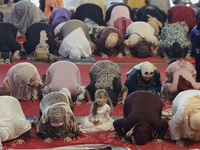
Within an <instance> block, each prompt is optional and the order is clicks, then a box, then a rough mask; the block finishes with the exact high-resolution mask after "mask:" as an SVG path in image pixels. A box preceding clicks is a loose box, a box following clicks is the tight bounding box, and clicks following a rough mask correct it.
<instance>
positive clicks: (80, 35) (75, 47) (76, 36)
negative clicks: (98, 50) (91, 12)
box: [58, 28, 92, 60]
mask: <svg viewBox="0 0 200 150" xmlns="http://www.w3.org/2000/svg"><path fill="white" fill-rule="evenodd" d="M58 53H59V54H60V55H61V56H63V57H65V58H70V59H75V60H79V59H81V58H91V55H92V50H91V47H90V42H89V41H88V39H87V38H86V36H85V33H84V31H83V30H82V28H77V29H74V30H73V31H72V32H71V33H70V34H69V35H67V36H66V37H65V38H64V40H63V41H62V43H61V45H60V48H59V50H58Z"/></svg>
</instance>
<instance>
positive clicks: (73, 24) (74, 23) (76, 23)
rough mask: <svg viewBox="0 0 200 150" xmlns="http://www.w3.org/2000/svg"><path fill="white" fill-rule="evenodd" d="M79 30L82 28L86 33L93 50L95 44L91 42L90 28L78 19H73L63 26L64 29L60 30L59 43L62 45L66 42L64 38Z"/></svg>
mask: <svg viewBox="0 0 200 150" xmlns="http://www.w3.org/2000/svg"><path fill="white" fill-rule="evenodd" d="M77 28H81V29H82V30H83V31H84V33H85V36H86V38H87V40H88V41H89V42H90V47H91V49H92V50H93V48H94V43H93V42H92V41H91V38H90V35H89V28H88V26H87V25H86V24H85V23H84V22H83V21H81V20H77V19H71V20H69V21H67V22H66V23H65V24H64V25H63V26H62V28H61V29H60V34H59V41H58V43H59V44H60V43H62V41H63V40H64V38H65V37H66V36H68V35H69V34H70V33H71V32H72V31H73V30H75V29H77Z"/></svg>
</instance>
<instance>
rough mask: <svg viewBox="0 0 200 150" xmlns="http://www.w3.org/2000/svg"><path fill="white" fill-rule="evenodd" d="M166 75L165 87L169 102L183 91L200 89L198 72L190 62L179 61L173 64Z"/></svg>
mask: <svg viewBox="0 0 200 150" xmlns="http://www.w3.org/2000/svg"><path fill="white" fill-rule="evenodd" d="M165 75H166V81H165V84H164V85H163V87H164V91H165V93H166V97H167V100H169V102H170V101H172V100H173V99H174V98H175V97H176V95H177V94H178V93H180V92H181V91H185V90H189V89H197V90H199V89H200V83H198V82H196V81H195V80H196V70H195V68H194V66H193V65H192V64H191V63H190V62H188V61H185V60H177V61H175V62H173V63H171V64H170V65H169V66H168V68H167V69H166V71H165Z"/></svg>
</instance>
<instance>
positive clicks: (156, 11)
mask: <svg viewBox="0 0 200 150" xmlns="http://www.w3.org/2000/svg"><path fill="white" fill-rule="evenodd" d="M135 15H136V16H137V21H145V22H147V23H149V24H150V25H151V26H152V27H153V28H154V33H155V35H159V34H160V31H161V29H162V28H163V27H164V25H165V22H166V20H167V15H166V14H165V12H164V11H162V10H160V8H158V7H156V6H154V5H146V6H143V7H141V8H139V9H138V10H137V12H136V14H135Z"/></svg>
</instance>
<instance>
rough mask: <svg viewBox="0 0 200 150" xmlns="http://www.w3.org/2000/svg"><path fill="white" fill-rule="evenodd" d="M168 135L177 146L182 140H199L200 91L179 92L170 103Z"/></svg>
mask: <svg viewBox="0 0 200 150" xmlns="http://www.w3.org/2000/svg"><path fill="white" fill-rule="evenodd" d="M169 128H170V137H171V139H172V140H175V141H176V145H177V146H184V145H185V143H184V141H183V140H182V138H183V139H185V138H187V139H189V140H191V141H200V132H199V131H200V91H199V90H186V91H183V92H181V93H179V94H178V95H177V96H176V98H175V99H174V100H173V103H172V118H171V120H170V121H169Z"/></svg>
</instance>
